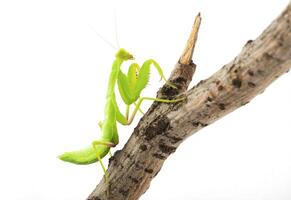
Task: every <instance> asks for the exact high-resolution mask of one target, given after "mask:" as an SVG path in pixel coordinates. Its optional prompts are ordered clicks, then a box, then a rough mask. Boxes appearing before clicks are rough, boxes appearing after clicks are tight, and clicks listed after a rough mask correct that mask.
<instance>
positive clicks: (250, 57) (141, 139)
mask: <svg viewBox="0 0 291 200" xmlns="http://www.w3.org/2000/svg"><path fill="white" fill-rule="evenodd" d="M290 21H291V3H289V6H288V7H287V8H286V10H285V11H284V12H283V13H282V14H281V15H280V16H279V17H278V18H277V19H276V20H275V21H274V22H273V23H272V24H271V25H270V26H269V27H268V28H267V29H266V30H265V31H264V32H263V33H262V34H261V35H260V36H259V37H258V38H257V39H256V40H254V41H251V40H250V41H248V42H247V43H246V44H245V46H244V47H243V49H242V51H241V53H240V54H239V55H238V56H237V57H236V58H235V59H234V60H233V61H231V62H230V63H228V64H226V65H225V66H223V67H222V68H221V69H220V70H219V71H217V72H216V73H215V74H213V75H212V76H211V77H209V78H208V79H207V80H203V81H201V82H200V83H198V84H197V85H196V86H195V87H193V88H191V89H190V90H188V91H187V87H188V85H189V83H190V81H191V79H192V75H193V73H194V71H195V65H194V64H193V63H192V62H190V63H188V64H187V63H186V64H185V63H184V64H181V63H180V62H178V64H177V65H176V67H175V69H174V71H173V72H172V74H171V77H170V80H171V81H172V82H174V83H175V84H176V85H178V89H173V88H169V87H168V86H164V87H163V88H162V89H160V91H159V92H158V96H159V97H163V98H174V97H175V98H176V97H177V96H181V95H182V96H185V97H186V99H185V100H184V101H181V102H178V103H174V104H172V103H171V104H166V103H157V102H154V103H153V104H152V106H151V108H150V109H149V110H148V112H147V113H146V114H145V115H144V116H143V118H142V119H141V120H140V122H139V124H138V125H137V127H136V128H135V129H134V132H133V133H132V135H131V137H130V139H129V140H128V142H127V144H126V145H125V146H124V148H123V149H122V150H121V151H118V152H116V153H115V155H114V156H113V157H112V158H111V159H110V163H109V168H108V174H109V184H107V183H106V182H105V180H104V178H103V180H102V181H101V182H100V183H99V184H98V185H97V187H96V189H95V190H94V191H93V192H92V194H91V195H90V196H89V197H88V200H105V199H111V200H121V199H130V200H136V199H138V198H139V197H140V196H141V195H142V194H143V193H144V192H145V191H146V190H147V189H148V187H149V185H150V182H151V180H152V179H153V178H154V177H155V176H156V175H157V174H158V172H159V171H160V169H161V167H162V165H163V163H164V161H165V160H166V159H167V158H168V156H169V155H170V154H171V153H173V152H175V150H176V148H177V147H178V146H179V145H180V144H181V143H182V142H183V141H184V140H185V139H186V138H187V137H189V136H191V135H192V134H194V133H196V132H197V131H198V130H200V129H202V128H203V127H205V126H207V125H209V124H211V123H213V122H214V121H216V120H218V119H220V118H221V117H223V116H224V115H226V114H228V113H230V112H232V111H233V110H235V109H237V108H239V107H241V106H243V105H245V104H247V103H248V102H250V101H251V99H253V98H254V97H255V96H256V95H258V94H260V93H262V92H263V91H264V89H265V88H266V87H267V86H268V85H270V84H271V83H272V82H273V81H274V80H276V79H277V78H278V77H279V76H281V75H282V74H284V73H285V72H288V70H289V69H290V67H291V22H290ZM194 43H195V42H194ZM194 43H193V44H192V45H194ZM192 52H193V51H192ZM191 56H192V55H191Z"/></svg>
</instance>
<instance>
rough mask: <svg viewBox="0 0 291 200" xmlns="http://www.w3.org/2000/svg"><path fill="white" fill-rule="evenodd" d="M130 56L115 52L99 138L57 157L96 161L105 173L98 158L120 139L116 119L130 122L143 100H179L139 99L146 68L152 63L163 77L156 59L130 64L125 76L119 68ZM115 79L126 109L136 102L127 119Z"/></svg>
mask: <svg viewBox="0 0 291 200" xmlns="http://www.w3.org/2000/svg"><path fill="white" fill-rule="evenodd" d="M133 59H134V58H133V56H132V55H131V54H130V53H129V52H127V51H126V50H124V49H122V48H121V49H119V50H118V52H117V53H116V55H115V60H114V62H113V65H112V70H111V74H110V77H109V82H108V88H107V94H106V104H105V117H104V120H103V122H101V123H99V125H100V127H101V130H102V134H101V138H100V139H99V140H96V141H93V142H92V144H91V145H90V146H89V147H87V148H84V149H81V150H78V151H71V152H66V153H64V154H62V155H60V156H59V158H60V159H61V160H63V161H67V162H71V163H74V164H83V165H84V164H91V163H95V162H97V161H99V162H100V164H101V166H102V169H103V171H104V173H105V174H106V170H105V167H104V165H103V163H102V160H101V159H102V158H103V157H104V156H106V155H107V154H108V152H109V150H110V148H111V147H115V146H116V145H117V144H118V142H119V139H118V131H117V122H119V123H121V124H123V125H129V124H130V123H131V122H132V120H133V118H134V116H135V114H136V113H137V111H138V109H139V107H140V105H141V103H142V101H143V100H154V101H159V102H167V103H170V102H177V101H181V100H182V99H176V100H167V99H157V98H150V97H142V98H141V97H140V94H141V91H142V90H143V89H144V88H145V87H146V85H147V83H148V80H149V71H150V66H151V64H153V65H154V66H155V67H156V69H157V70H158V72H159V74H160V76H161V77H162V78H163V79H164V80H166V79H165V77H164V75H163V72H162V70H161V68H160V66H159V65H158V64H157V62H156V61H154V60H152V59H150V60H147V61H145V62H144V64H143V65H142V67H141V68H140V67H139V65H138V64H136V63H133V64H131V65H130V67H129V70H128V75H127V76H126V75H125V74H124V73H123V72H122V71H121V70H120V67H121V65H122V63H123V62H124V61H127V60H133ZM117 82H118V86H119V91H120V94H121V97H122V99H123V101H124V102H125V104H126V105H127V107H128V108H129V106H130V105H131V104H135V109H134V111H133V113H132V115H131V117H129V118H128V109H127V112H126V114H125V116H124V115H123V114H122V113H121V112H120V110H119V108H118V105H117V103H116V97H115V85H116V83H117ZM168 85H170V86H171V87H175V86H173V85H172V84H170V83H168Z"/></svg>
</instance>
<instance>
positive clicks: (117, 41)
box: [89, 8, 120, 51]
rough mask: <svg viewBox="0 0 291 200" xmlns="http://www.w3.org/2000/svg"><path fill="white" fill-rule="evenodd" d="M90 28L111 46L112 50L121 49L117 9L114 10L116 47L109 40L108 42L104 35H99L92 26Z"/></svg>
mask: <svg viewBox="0 0 291 200" xmlns="http://www.w3.org/2000/svg"><path fill="white" fill-rule="evenodd" d="M89 26H90V28H91V29H92V30H93V31H94V32H95V33H96V35H97V36H98V37H99V38H100V39H101V40H103V41H104V42H105V43H106V44H107V45H109V46H110V47H111V48H113V49H114V50H116V51H117V50H118V49H120V45H119V40H118V33H117V31H118V28H117V15H116V9H115V8H114V32H115V42H116V45H114V44H113V43H112V42H110V41H109V40H107V39H106V38H105V37H104V36H103V35H101V34H100V33H98V32H97V31H96V30H95V29H94V28H93V27H92V26H91V25H89Z"/></svg>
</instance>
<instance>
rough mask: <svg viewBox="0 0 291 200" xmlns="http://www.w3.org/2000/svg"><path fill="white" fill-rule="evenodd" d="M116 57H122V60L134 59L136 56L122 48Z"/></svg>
mask: <svg viewBox="0 0 291 200" xmlns="http://www.w3.org/2000/svg"><path fill="white" fill-rule="evenodd" d="M115 57H116V58H120V59H122V60H133V59H134V57H133V55H131V54H130V53H129V52H127V51H126V50H125V49H123V48H121V49H119V50H118V52H117V53H116V54H115Z"/></svg>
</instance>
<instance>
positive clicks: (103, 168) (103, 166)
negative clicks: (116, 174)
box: [98, 156, 108, 182]
mask: <svg viewBox="0 0 291 200" xmlns="http://www.w3.org/2000/svg"><path fill="white" fill-rule="evenodd" d="M98 161H99V163H100V165H101V168H102V171H103V172H104V174H105V181H106V182H108V173H107V171H106V168H105V165H104V163H103V161H102V159H101V158H100V157H99V156H98Z"/></svg>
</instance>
